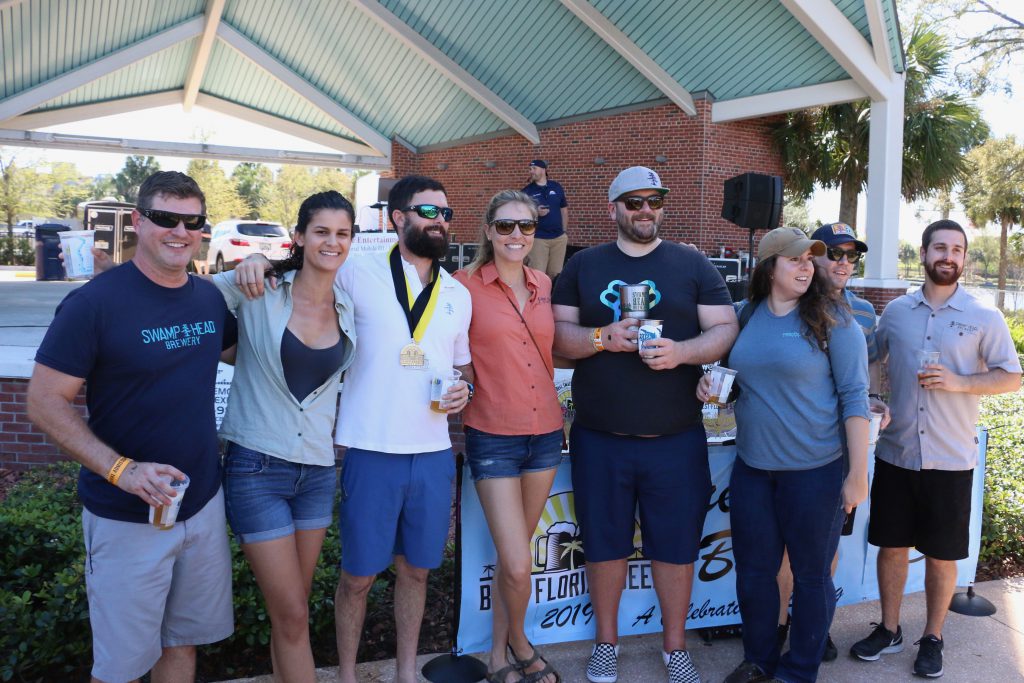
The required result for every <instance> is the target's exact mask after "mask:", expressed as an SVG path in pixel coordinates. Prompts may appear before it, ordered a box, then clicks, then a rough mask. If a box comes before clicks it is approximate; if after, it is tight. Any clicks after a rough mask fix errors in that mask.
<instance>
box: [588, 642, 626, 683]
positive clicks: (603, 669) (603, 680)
mask: <svg viewBox="0 0 1024 683" xmlns="http://www.w3.org/2000/svg"><path fill="white" fill-rule="evenodd" d="M587 680H588V681H590V683H615V681H617V680H619V646H618V645H612V644H611V643H597V644H596V645H594V651H593V652H591V653H590V660H589V661H587Z"/></svg>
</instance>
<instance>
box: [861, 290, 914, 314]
mask: <svg viewBox="0 0 1024 683" xmlns="http://www.w3.org/2000/svg"><path fill="white" fill-rule="evenodd" d="M850 291H851V292H853V293H854V294H856V295H857V296H859V297H861V298H862V299H867V300H868V301H870V302H871V305H873V306H874V307H875V313H877V314H878V315H882V310H884V309H885V305H886V304H887V303H889V302H890V301H892V300H893V299H895V298H896V297H898V296H902V295H903V294H906V293H907V290H906V288H905V287H904V288H899V289H883V288H881V287H850Z"/></svg>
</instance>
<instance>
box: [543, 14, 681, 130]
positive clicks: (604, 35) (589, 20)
mask: <svg viewBox="0 0 1024 683" xmlns="http://www.w3.org/2000/svg"><path fill="white" fill-rule="evenodd" d="M562 4H563V5H565V7H566V8H567V9H568V10H569V11H570V12H572V13H573V14H575V15H576V17H577V18H578V19H579V20H580V21H582V22H583V23H584V24H586V25H587V27H588V28H589V29H590V30H591V31H593V32H594V33H596V34H597V35H598V36H600V38H601V40H603V41H604V42H606V43H608V45H610V46H611V48H612V49H613V50H615V51H616V52H618V53H619V55H620V56H621V57H622V58H623V59H625V60H626V61H627V62H629V63H630V64H631V65H632V66H633V68H634V69H636V70H637V71H639V72H640V73H641V74H642V75H643V76H644V78H646V79H647V80H648V81H650V82H651V83H652V84H653V85H654V87H656V88H657V89H658V90H660V91H661V92H662V93H663V94H664V95H665V97H667V98H669V99H670V100H672V102H674V103H675V105H676V106H677V107H679V108H680V109H682V110H683V111H684V112H686V113H687V114H689V115H690V116H695V115H696V114H697V107H695V106H694V104H693V96H692V95H691V94H690V91H689V90H687V89H686V88H684V87H683V86H682V85H680V84H679V81H677V80H676V79H674V78H672V76H671V75H670V74H669V73H668V72H667V71H665V69H663V68H661V66H660V65H659V64H658V63H657V62H655V61H654V60H653V59H651V58H650V57H649V56H648V55H647V53H646V52H644V51H643V50H641V49H640V48H639V47H638V46H637V44H636V43H634V42H633V40H632V39H631V38H630V37H629V36H627V35H626V34H625V33H623V32H622V31H621V30H620V29H619V28H618V27H617V26H616V25H615V24H613V23H612V22H610V21H609V20H608V18H607V17H605V16H604V15H603V14H601V12H599V11H598V10H597V8H595V7H594V6H593V5H591V4H590V3H589V2H587V0H562Z"/></svg>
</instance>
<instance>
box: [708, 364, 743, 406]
mask: <svg viewBox="0 0 1024 683" xmlns="http://www.w3.org/2000/svg"><path fill="white" fill-rule="evenodd" d="M708 374H710V375H711V388H710V389H709V390H708V403H714V404H715V405H716V406H724V405H727V404H728V402H729V394H731V393H732V384H733V382H734V381H735V380H736V371H735V370H730V369H729V368H725V367H722V366H721V365H713V366H711V369H710V370H709V371H708Z"/></svg>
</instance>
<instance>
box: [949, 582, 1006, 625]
mask: <svg viewBox="0 0 1024 683" xmlns="http://www.w3.org/2000/svg"><path fill="white" fill-rule="evenodd" d="M949 611H950V612H956V613H957V614H964V615H966V616H968V617H990V616H992V615H993V614H995V613H996V606H995V605H993V604H992V603H991V601H989V600H988V599H987V598H983V597H981V596H980V595H975V593H974V584H971V585H969V586H967V592H966V593H957V594H956V595H954V596H953V600H952V601H951V602H950V603H949Z"/></svg>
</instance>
